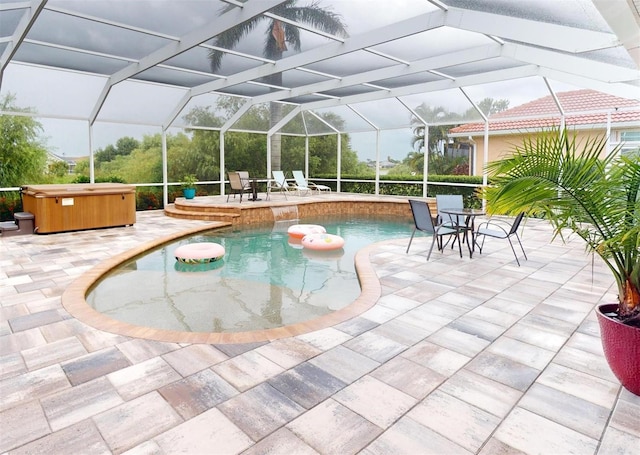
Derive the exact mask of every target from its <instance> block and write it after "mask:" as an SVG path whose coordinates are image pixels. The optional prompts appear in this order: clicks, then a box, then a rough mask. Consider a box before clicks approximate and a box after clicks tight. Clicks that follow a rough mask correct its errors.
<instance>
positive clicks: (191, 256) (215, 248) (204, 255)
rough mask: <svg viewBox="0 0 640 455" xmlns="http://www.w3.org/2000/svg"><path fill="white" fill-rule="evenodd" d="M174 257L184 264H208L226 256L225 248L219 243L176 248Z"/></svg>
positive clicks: (195, 244) (194, 244) (204, 243)
mask: <svg viewBox="0 0 640 455" xmlns="http://www.w3.org/2000/svg"><path fill="white" fill-rule="evenodd" d="M174 256H175V257H176V260H177V261H178V262H182V263H184V264H208V263H209V262H215V261H218V260H220V259H222V257H223V256H224V247H223V246H222V245H220V244H218V243H213V242H203V243H189V244H187V245H181V246H179V247H178V248H176V251H175V252H174Z"/></svg>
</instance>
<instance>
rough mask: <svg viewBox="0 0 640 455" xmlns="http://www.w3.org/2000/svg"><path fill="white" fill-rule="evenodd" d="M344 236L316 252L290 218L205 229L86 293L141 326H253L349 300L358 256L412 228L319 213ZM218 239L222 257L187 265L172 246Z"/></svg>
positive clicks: (291, 319)
mask: <svg viewBox="0 0 640 455" xmlns="http://www.w3.org/2000/svg"><path fill="white" fill-rule="evenodd" d="M298 222H304V223H314V224H321V225H323V226H325V228H326V229H327V232H329V233H332V234H337V235H340V236H341V237H343V238H344V239H345V246H344V248H343V249H341V250H337V251H329V252H316V251H309V250H306V249H303V248H302V247H301V245H299V244H298V243H296V242H294V241H292V239H290V237H289V236H288V234H287V227H288V226H289V225H290V224H292V223H291V222H289V223H277V224H276V225H274V226H269V227H259V228H250V229H246V228H245V229H243V230H241V231H233V230H231V229H220V230H213V231H207V232H205V233H201V234H197V235H194V236H192V237H189V238H186V239H181V240H180V241H177V242H172V243H169V244H166V245H164V246H162V247H159V248H156V249H154V250H152V251H149V252H148V253H146V254H144V255H142V256H139V257H136V258H133V259H131V260H129V261H126V262H125V263H123V264H121V265H120V266H119V267H117V268H116V269H114V270H112V271H111V272H109V273H108V274H107V275H106V276H105V277H103V278H102V279H101V280H100V281H99V282H98V283H97V284H96V285H95V286H93V288H92V289H91V290H90V292H89V293H88V294H87V296H86V301H87V303H88V304H89V305H91V306H92V307H93V308H94V309H96V310H97V311H98V312H100V313H102V314H105V315H107V316H109V317H111V318H113V319H115V320H118V321H122V322H126V323H129V324H133V325H138V326H146V327H152V328H156V329H164V330H174V331H182V332H247V331H252V330H263V329H270V328H275V327H282V326H286V325H290V324H295V323H298V322H301V321H308V320H311V319H314V318H317V317H320V316H323V315H326V314H329V313H331V312H333V311H336V310H339V309H341V308H344V307H345V306H347V305H348V304H350V303H351V302H353V301H354V300H355V299H356V298H357V297H358V295H359V294H360V286H359V284H358V278H357V276H356V272H355V267H354V256H355V254H356V252H357V251H358V250H359V249H361V248H362V247H364V246H366V245H369V244H371V243H374V242H377V241H380V240H385V239H390V238H398V237H405V236H409V235H410V233H411V230H412V224H411V223H409V222H407V221H397V220H395V219H390V218H384V217H375V218H357V219H351V218H349V219H339V218H335V217H334V218H331V219H328V218H316V219H307V220H304V221H296V223H298ZM207 241H212V242H217V243H220V244H221V245H223V246H224V248H225V250H226V254H225V258H224V260H223V261H218V262H213V263H210V264H206V265H204V264H203V265H195V266H194V265H187V264H182V263H179V262H177V261H176V260H175V257H174V255H173V252H174V251H175V249H176V248H177V247H178V246H180V245H183V244H186V243H191V242H207Z"/></svg>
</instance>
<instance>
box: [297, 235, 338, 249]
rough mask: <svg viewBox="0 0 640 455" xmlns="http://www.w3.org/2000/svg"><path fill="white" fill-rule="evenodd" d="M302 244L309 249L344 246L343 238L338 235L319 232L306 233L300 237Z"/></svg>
mask: <svg viewBox="0 0 640 455" xmlns="http://www.w3.org/2000/svg"><path fill="white" fill-rule="evenodd" d="M302 246H303V247H305V248H308V249H310V250H318V251H325V250H337V249H339V248H342V247H343V246H344V239H343V238H342V237H340V236H339V235H333V234H327V233H321V234H308V235H305V236H304V237H303V238H302Z"/></svg>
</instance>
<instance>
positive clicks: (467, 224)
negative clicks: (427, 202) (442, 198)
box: [440, 208, 487, 258]
mask: <svg viewBox="0 0 640 455" xmlns="http://www.w3.org/2000/svg"><path fill="white" fill-rule="evenodd" d="M440 212H442V213H446V214H447V215H454V216H464V226H460V225H459V224H458V223H456V224H455V226H456V228H457V229H458V233H460V231H464V238H465V239H466V241H467V248H468V249H469V257H470V258H472V257H473V252H474V251H475V247H476V236H475V234H476V227H475V218H476V217H477V216H483V215H486V213H487V212H486V211H485V210H482V209H471V208H462V209H460V208H457V209H453V208H452V209H450V208H443V209H440ZM469 232H471V244H469V235H468V233H469ZM458 241H460V239H459V237H458Z"/></svg>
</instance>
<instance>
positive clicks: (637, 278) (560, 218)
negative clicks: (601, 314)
mask: <svg viewBox="0 0 640 455" xmlns="http://www.w3.org/2000/svg"><path fill="white" fill-rule="evenodd" d="M607 147H608V144H607V138H606V137H605V136H600V137H595V138H593V139H589V140H587V141H585V143H584V145H582V144H579V143H577V141H576V138H575V135H573V136H571V135H570V134H569V133H568V132H567V130H551V131H548V132H543V133H540V134H539V135H537V136H536V137H535V138H533V139H531V138H529V139H526V140H525V141H524V142H523V144H522V146H516V147H515V148H514V149H513V151H512V154H511V155H509V156H507V157H505V158H504V159H501V160H499V161H494V162H492V163H489V164H488V165H487V169H488V170H489V173H490V177H491V181H492V185H491V186H490V187H488V188H485V190H484V197H485V198H486V199H487V207H488V209H489V212H490V213H507V214H516V213H519V212H521V211H526V212H528V213H530V214H534V215H541V216H544V217H545V218H547V219H548V220H549V222H550V223H551V225H552V226H553V228H554V231H555V235H557V236H560V237H562V235H563V234H565V233H566V232H568V231H571V232H574V233H575V234H577V235H578V236H579V237H581V238H582V239H583V240H584V241H585V243H586V245H587V248H588V249H589V250H590V251H593V252H595V253H596V254H598V255H599V256H600V257H601V258H602V259H603V261H604V263H605V264H606V265H607V266H608V267H609V269H610V270H611V272H612V273H613V276H614V277H615V279H616V283H617V285H618V291H619V294H618V298H619V307H618V311H619V316H620V318H621V319H622V320H623V321H625V322H626V323H627V324H630V325H636V326H639V327H640V159H639V158H640V154H635V155H634V154H631V155H629V156H625V155H621V154H620V147H617V148H615V149H614V150H612V151H611V152H608V153H607Z"/></svg>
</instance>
